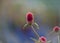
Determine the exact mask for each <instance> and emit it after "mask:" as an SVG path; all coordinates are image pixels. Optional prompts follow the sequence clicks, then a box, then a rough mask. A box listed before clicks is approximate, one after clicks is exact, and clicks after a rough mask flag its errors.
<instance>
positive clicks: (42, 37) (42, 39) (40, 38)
mask: <svg viewBox="0 0 60 43" xmlns="http://www.w3.org/2000/svg"><path fill="white" fill-rule="evenodd" d="M39 40H40V41H41V42H42V43H46V42H47V39H46V37H44V36H41V37H39Z"/></svg>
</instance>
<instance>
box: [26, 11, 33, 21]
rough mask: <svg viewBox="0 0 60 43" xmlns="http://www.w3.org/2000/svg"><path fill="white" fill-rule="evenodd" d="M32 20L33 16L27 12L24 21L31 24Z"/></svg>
mask: <svg viewBox="0 0 60 43" xmlns="http://www.w3.org/2000/svg"><path fill="white" fill-rule="evenodd" d="M33 19H34V16H33V14H32V13H31V12H28V13H27V14H26V20H27V22H32V21H33Z"/></svg>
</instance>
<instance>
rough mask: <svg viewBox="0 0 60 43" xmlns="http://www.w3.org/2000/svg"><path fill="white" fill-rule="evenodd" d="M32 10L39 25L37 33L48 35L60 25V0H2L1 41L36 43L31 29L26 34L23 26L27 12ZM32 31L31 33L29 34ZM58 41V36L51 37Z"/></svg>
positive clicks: (0, 1) (3, 42)
mask: <svg viewBox="0 0 60 43" xmlns="http://www.w3.org/2000/svg"><path fill="white" fill-rule="evenodd" d="M27 12H32V13H33V15H34V19H35V22H36V23H37V24H38V25H39V28H40V29H39V30H37V33H38V34H39V35H40V36H45V37H48V38H47V39H49V38H51V37H50V36H47V34H48V33H49V32H51V31H52V28H53V27H54V26H60V0H0V43H34V41H32V40H31V39H30V37H35V38H36V36H35V34H34V33H33V32H31V31H32V30H31V31H29V30H28V31H27V32H26V33H27V34H24V33H23V31H22V28H23V26H24V24H26V19H25V16H26V13H27ZM29 33H30V35H29ZM51 40H52V43H57V38H55V37H54V38H51Z"/></svg>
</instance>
